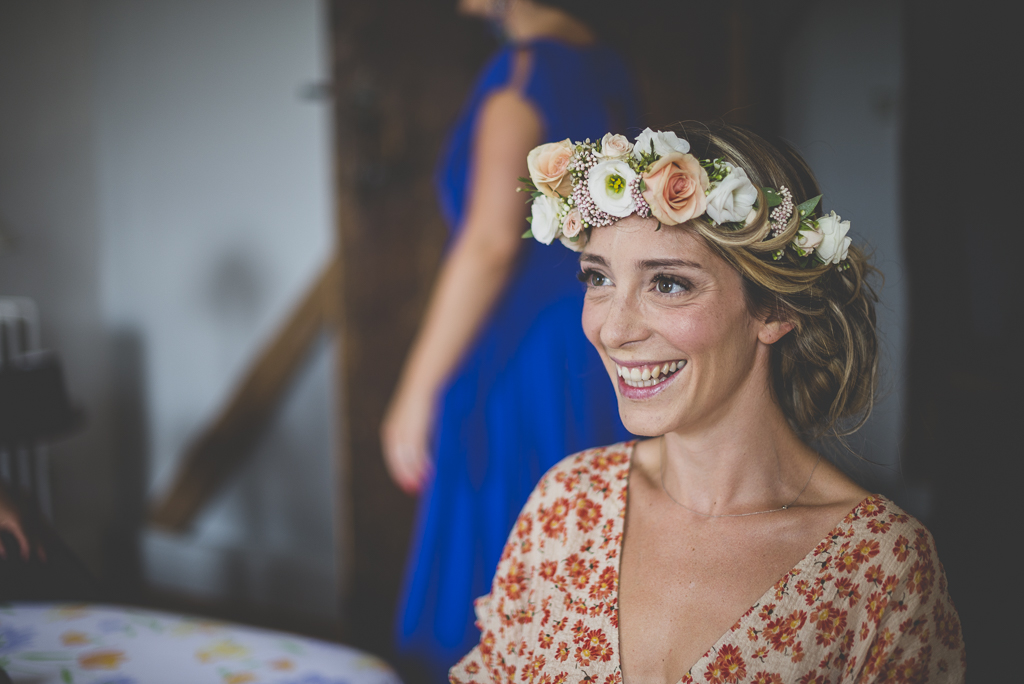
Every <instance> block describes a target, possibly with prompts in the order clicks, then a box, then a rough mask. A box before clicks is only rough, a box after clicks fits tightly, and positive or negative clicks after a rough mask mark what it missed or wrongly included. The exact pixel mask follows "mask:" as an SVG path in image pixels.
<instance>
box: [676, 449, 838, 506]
mask: <svg viewBox="0 0 1024 684" xmlns="http://www.w3.org/2000/svg"><path fill="white" fill-rule="evenodd" d="M667 456H668V454H667V452H666V450H665V436H664V435H662V437H661V489H662V491H663V492H665V495H666V496H667V497H668V498H670V499H672V502H673V503H675V504H676V505H677V506H682V507H683V508H685V509H686V510H688V511H690V512H691V513H696V514H697V515H702V516H704V517H705V518H745V517H747V516H748V515H761V514H762V513H778V512H779V511H787V510H789V509H790V508H792V507H793V504H795V503H796V502H797V500H798V499H799V498H800V497H801V496H803V494H804V492H805V491H807V486H808V485H809V484H811V478H812V477H814V471H815V470H817V469H818V464H819V463H821V454H818V460H817V461H815V462H814V467H813V468H811V474H810V475H808V476H807V482H804V486H803V487H802V488H801V489H800V491H799V492H798V493H797V495H796V498H794V499H793V500H792V501H790V502H789V503H788V504H786V505H785V506H782V507H780V508H769V509H768V510H765V511H754V512H753V513H720V514H717V515H715V514H713V513H703V512H701V511H698V510H695V509H693V508H690V507H689V506H687V505H686V504H684V503H681V502H680V501H679V500H678V499H676V497H674V496H672V494H671V492H669V491H668V487H666V486H665V461H667V460H668V458H667Z"/></svg>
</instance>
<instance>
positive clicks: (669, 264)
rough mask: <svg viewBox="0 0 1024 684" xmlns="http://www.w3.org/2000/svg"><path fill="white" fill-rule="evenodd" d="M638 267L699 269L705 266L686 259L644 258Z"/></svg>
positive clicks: (649, 268) (643, 268) (642, 268)
mask: <svg viewBox="0 0 1024 684" xmlns="http://www.w3.org/2000/svg"><path fill="white" fill-rule="evenodd" d="M637 267H638V268H639V269H640V270H643V271H657V270H658V269H662V268H695V269H698V270H703V268H704V267H703V266H701V265H700V264H698V263H697V262H696V261H687V260H686V259H644V260H643V261H641V262H639V263H638V264H637Z"/></svg>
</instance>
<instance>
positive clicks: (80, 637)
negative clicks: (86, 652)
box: [60, 630, 92, 646]
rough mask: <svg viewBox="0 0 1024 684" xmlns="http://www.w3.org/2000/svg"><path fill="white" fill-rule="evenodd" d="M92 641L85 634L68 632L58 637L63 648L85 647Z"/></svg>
mask: <svg viewBox="0 0 1024 684" xmlns="http://www.w3.org/2000/svg"><path fill="white" fill-rule="evenodd" d="M91 641H92V640H91V639H90V638H89V635H88V634H86V633H85V632H77V631H74V630H72V631H69V632H64V633H63V634H61V635H60V643H62V644H64V645H65V646H85V645H86V644H88V643H90V642H91Z"/></svg>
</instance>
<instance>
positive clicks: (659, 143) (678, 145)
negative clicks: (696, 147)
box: [633, 128, 690, 159]
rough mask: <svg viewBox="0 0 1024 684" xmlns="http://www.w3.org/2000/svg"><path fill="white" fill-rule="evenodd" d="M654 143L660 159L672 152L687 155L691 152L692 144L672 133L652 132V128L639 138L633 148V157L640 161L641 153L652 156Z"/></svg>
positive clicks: (646, 129) (647, 129) (645, 130)
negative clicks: (652, 144)
mask: <svg viewBox="0 0 1024 684" xmlns="http://www.w3.org/2000/svg"><path fill="white" fill-rule="evenodd" d="M652 141H653V142H654V151H655V153H657V155H658V156H660V157H664V156H666V155H669V154H671V153H672V152H678V153H679V154H687V153H689V151H690V143H688V142H686V141H685V140H683V139H682V138H680V137H679V136H678V135H676V134H675V133H673V132H672V131H652V130H651V129H650V128H645V129H644V131H643V133H641V134H640V135H639V136H637V139H636V144H635V145H634V146H633V156H634V157H636V158H637V159H639V158H640V153H641V152H643V153H644V154H650V152H651V142H652Z"/></svg>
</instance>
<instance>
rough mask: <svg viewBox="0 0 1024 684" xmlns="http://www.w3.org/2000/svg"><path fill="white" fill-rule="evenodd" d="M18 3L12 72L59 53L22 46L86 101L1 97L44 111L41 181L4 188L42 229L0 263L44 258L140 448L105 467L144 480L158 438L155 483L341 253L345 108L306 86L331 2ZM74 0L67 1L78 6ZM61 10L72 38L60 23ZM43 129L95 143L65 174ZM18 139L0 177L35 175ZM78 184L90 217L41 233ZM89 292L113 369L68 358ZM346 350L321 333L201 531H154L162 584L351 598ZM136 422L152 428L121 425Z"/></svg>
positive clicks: (91, 315) (64, 314)
mask: <svg viewBox="0 0 1024 684" xmlns="http://www.w3.org/2000/svg"><path fill="white" fill-rule="evenodd" d="M23 5H28V3H17V2H4V9H5V10H7V9H8V6H10V7H11V8H14V7H18V8H19V12H21V13H23V14H31V15H32V20H31V25H28V24H27V23H26V22H25V21H24V20H22V19H20V18H18V17H15V22H14V23H13V24H12V25H9V28H8V29H5V30H9V31H10V32H11V33H12V34H19V35H23V36H24V40H23V44H20V45H14V46H13V47H12V46H7V48H6V49H7V50H8V51H9V52H12V53H13V54H11V55H10V56H11V61H10V62H9V63H8V64H7V65H6V66H5V67H4V69H5V71H4V72H3V74H4V79H5V80H4V81H3V85H4V86H5V88H4V91H5V92H7V88H6V85H7V83H8V82H9V81H13V82H17V81H18V80H19V79H28V78H30V77H31V79H32V80H33V81H38V82H43V83H46V82H47V81H46V80H45V79H46V76H47V74H44V73H32V74H29V75H26V73H25V71H24V68H23V67H21V66H19V65H20V64H23V63H24V62H25V57H26V54H29V55H31V56H33V59H35V60H36V61H37V62H39V63H40V64H41V66H38V67H35V70H36V72H42V70H43V66H44V65H48V66H49V67H50V68H51V69H52V70H53V71H55V72H58V85H56V86H52V87H53V88H54V89H55V90H56V91H57V92H58V94H59V95H60V97H61V98H63V100H72V99H73V104H74V105H75V107H69V106H68V104H67V103H66V102H58V101H55V98H49V99H45V98H36V99H34V100H32V101H25V100H20V99H18V100H15V101H14V102H13V103H12V102H11V100H9V99H8V98H6V97H5V98H4V101H5V102H6V103H7V106H9V107H10V109H11V110H12V111H11V112H8V111H7V110H6V109H5V110H2V111H3V113H4V116H3V119H2V120H0V124H2V128H3V129H5V130H9V129H10V128H12V127H18V126H19V125H22V124H23V122H24V121H29V122H33V125H35V127H36V128H37V129H38V130H39V135H38V138H39V140H37V141H25V142H23V151H22V153H21V157H22V158H23V159H24V160H27V162H28V163H29V165H30V166H31V165H34V167H33V168H38V171H37V173H36V174H35V175H34V176H32V177H31V178H28V179H26V180H25V181H24V182H25V184H26V185H27V186H29V192H31V193H34V194H33V195H32V197H31V199H33V200H34V201H32V202H29V201H27V199H28V198H26V197H25V195H24V193H18V192H17V191H16V190H15V191H10V192H7V193H5V194H4V195H0V198H3V200H4V201H3V203H2V204H0V217H2V218H3V220H4V222H5V223H6V224H7V225H8V226H9V228H11V230H12V231H13V232H14V233H16V234H17V235H18V236H23V238H24V239H23V242H24V243H25V244H24V246H22V247H19V248H18V249H17V251H15V252H13V253H11V254H10V255H8V256H6V257H3V258H4V261H3V262H0V265H2V266H0V267H6V266H7V264H8V263H10V264H13V265H16V266H17V267H18V268H21V269H22V270H21V272H20V273H18V272H16V269H12V270H11V271H10V272H9V273H6V272H5V273H4V275H3V276H0V277H2V278H3V280H0V288H2V290H3V292H4V293H6V292H8V291H10V292H12V293H13V291H14V290H15V289H17V288H18V287H20V286H23V285H24V286H26V287H27V284H28V283H29V282H31V281H32V276H30V275H26V274H28V273H39V272H40V270H43V271H45V272H47V273H48V276H47V277H46V278H43V279H42V280H43V281H45V284H43V283H40V284H38V286H35V290H36V294H35V296H36V297H37V299H40V305H41V309H42V314H43V317H44V319H46V320H48V321H51V327H52V328H54V329H57V328H60V329H61V330H62V333H61V334H60V335H50V336H49V337H48V338H47V340H46V341H47V342H48V343H49V344H50V346H55V347H57V348H58V349H59V350H60V351H61V352H62V353H63V354H64V355H65V357H66V358H67V365H68V372H69V375H70V377H71V381H72V385H73V388H74V389H75V391H76V392H77V393H78V394H79V395H80V396H82V397H83V398H84V399H86V401H87V402H88V403H89V405H90V409H91V410H94V411H95V412H96V413H97V414H98V415H99V414H103V413H104V411H105V412H106V413H107V414H113V415H110V419H109V423H110V428H109V430H110V433H111V434H110V435H108V437H107V439H108V441H109V442H110V444H112V445H113V446H112V447H111V448H112V449H113V450H114V451H115V452H117V450H118V449H120V450H121V452H124V451H125V450H126V449H127V450H128V451H129V452H134V453H127V454H124V453H121V455H120V456H118V457H117V458H114V459H113V464H112V465H108V469H110V470H113V471H114V472H112V473H109V475H110V477H96V478H94V479H96V480H97V481H111V480H112V481H114V482H115V483H118V482H119V483H120V484H118V485H115V486H124V487H130V486H132V483H131V481H129V480H125V479H124V478H121V480H118V475H119V473H120V471H121V469H122V466H125V464H126V461H125V458H126V459H128V461H130V460H131V459H132V458H134V459H135V461H136V463H128V464H127V467H129V468H133V467H137V466H138V463H137V462H138V461H139V459H142V465H141V467H137V470H138V473H139V478H138V480H141V481H137V482H136V483H135V486H136V487H144V488H145V489H146V491H147V492H148V494H149V495H152V494H154V493H156V492H159V491H162V490H163V489H164V488H165V487H166V486H167V485H168V483H169V479H170V477H171V476H172V475H173V473H174V470H175V468H176V465H177V462H178V459H179V457H180V456H181V454H182V451H183V449H184V447H185V445H186V444H187V442H188V441H189V440H190V439H192V438H193V437H194V436H195V435H196V433H197V431H198V430H200V429H201V428H202V426H203V425H204V424H205V423H206V422H207V421H209V420H210V419H211V418H212V417H213V415H214V412H215V411H216V410H217V409H218V408H219V407H220V406H221V405H222V404H223V402H224V401H225V399H226V398H227V397H228V396H230V392H231V390H232V388H233V386H234V384H235V383H236V382H237V381H238V380H239V379H240V377H241V375H242V373H244V371H245V369H246V367H247V365H248V363H249V362H250V360H251V359H252V357H253V355H254V354H255V352H256V351H257V350H258V349H259V347H260V346H261V345H262V344H263V343H264V342H265V341H266V338H267V337H268V336H269V335H270V334H271V333H272V332H273V331H274V330H275V329H276V327H277V325H278V324H279V323H280V322H281V321H282V320H283V318H284V317H285V316H286V314H287V313H288V311H289V309H290V308H291V306H292V305H293V304H294V303H295V302H296V301H297V300H298V298H299V297H300V296H301V294H302V292H303V291H304V290H305V289H306V287H308V285H309V284H310V282H311V281H312V279H313V278H314V277H315V275H316V274H317V272H318V271H319V269H320V267H321V266H322V264H323V263H324V262H325V261H326V260H327V259H328V256H329V253H330V250H331V247H332V238H331V236H332V207H331V199H330V198H331V195H332V189H331V186H330V182H331V172H330V150H331V145H330V135H329V131H330V126H331V123H330V120H329V117H330V111H329V108H328V107H327V105H326V103H325V102H323V101H317V100H311V99H309V98H308V97H306V96H305V95H304V93H305V92H306V90H307V89H308V87H309V86H310V85H312V84H317V83H321V82H323V81H325V80H326V79H327V73H328V50H327V45H326V39H327V35H326V24H325V19H326V15H325V9H324V7H323V5H322V2H321V1H320V0H294V1H290V2H279V1H277V0H258V1H257V0H210V1H204V2H180V1H176V0H95V1H94V2H90V3H81V2H71V1H70V0H67V1H63V2H57V1H56V0H47V1H46V2H43V3H31V5H32V6H33V7H34V9H31V10H26V9H23V8H22V6H23ZM54 10H57V12H56V13H55V12H54ZM60 12H63V13H65V14H67V15H69V18H68V20H67V21H66V22H65V23H64V24H60V23H59V21H58V20H57V19H56V18H55V17H58V16H59V15H60ZM5 23H7V22H6V21H5ZM62 27H63V29H64V30H66V32H67V33H68V34H70V35H71V37H72V38H74V40H72V41H71V46H72V47H76V49H75V50H73V49H72V47H67V46H65V45H64V43H65V42H66V38H67V37H66V36H62V35H60V34H58V33H56V32H55V29H56V28H62ZM55 48H56V54H53V51H54V49H55ZM36 52H38V53H39V56H36V55H35V53H36ZM4 61H5V62H8V60H6V59H5V60H4ZM68 74H70V75H68ZM50 82H52V79H51V81H50ZM23 89H24V90H26V91H30V90H31V88H30V87H29V86H27V85H26V86H24V87H23ZM40 119H41V120H40ZM48 136H63V137H66V138H68V139H69V140H70V141H72V142H71V143H69V144H71V145H72V146H73V147H74V149H75V150H76V151H78V155H77V156H76V157H74V158H73V160H72V161H75V162H76V163H77V166H73V167H72V169H73V170H75V171H76V175H75V176H74V178H73V179H72V180H71V181H69V182H68V186H69V188H70V189H64V188H63V187H60V186H57V185H55V179H54V178H53V169H59V173H63V174H67V173H69V171H68V170H67V169H65V168H64V164H63V163H62V162H63V155H61V156H60V159H59V160H57V159H46V158H44V157H43V156H42V153H43V152H44V151H45V148H44V147H42V145H43V143H45V141H46V139H47V137H48ZM5 147H6V146H5ZM57 154H58V153H56V152H55V153H53V154H52V155H51V156H56V155H57ZM7 160H8V157H7V155H6V154H4V155H3V158H2V159H0V168H2V171H0V173H3V175H0V179H3V180H6V179H7V178H8V177H11V178H15V179H18V178H19V170H18V168H17V167H16V166H15V164H14V160H11V161H10V162H9V161H7ZM4 185H5V186H6V185H7V183H4ZM0 192H2V191H0ZM65 197H67V198H70V199H69V200H67V204H66V205H64V204H62V205H60V206H66V207H67V209H66V211H67V212H68V213H69V214H71V215H73V216H75V217H76V218H77V217H83V215H84V218H77V220H76V219H74V218H72V217H71V216H66V217H61V220H60V221H58V222H55V223H54V224H53V228H52V233H53V235H52V237H50V238H48V239H47V244H45V245H41V246H40V247H39V249H38V250H36V251H31V252H30V249H29V247H30V245H32V244H34V240H35V236H36V235H40V239H41V234H39V233H38V228H37V227H36V225H33V223H32V222H31V221H29V220H27V219H23V218H22V216H21V215H20V214H24V213H25V212H31V211H36V212H37V213H38V212H39V211H40V210H39V209H32V207H35V206H37V205H43V206H45V205H47V204H49V205H53V204H54V202H55V201H57V200H58V199H60V200H61V201H63V198H65ZM84 210H87V211H84ZM52 211H55V209H51V212H52ZM19 212H20V214H19ZM83 221H84V222H85V228H83V226H82V223H83ZM35 223H36V224H38V223H39V221H36V222H35ZM86 229H88V230H86ZM75 241H78V242H80V243H82V244H77V243H76V242H75ZM64 243H70V244H68V245H66V246H65V244H64ZM62 248H63V251H60V252H59V251H57V250H60V249H62ZM64 252H67V254H66V255H65V256H64V257H61V256H60V254H64ZM59 259H62V260H59ZM5 271H6V269H5ZM80 271H82V272H83V273H81V274H80V273H79V272H80ZM37 279H38V278H37ZM47 288H49V289H47ZM29 289H32V288H29ZM51 290H52V292H51ZM65 290H66V292H65ZM20 293H21V294H32V292H28V291H25V290H24V288H23V291H22V292H20ZM76 298H77V299H83V298H84V299H88V302H87V304H88V306H83V305H81V304H76V302H77V300H76ZM72 310H74V311H80V312H81V315H82V316H84V317H86V318H87V319H88V321H90V324H91V325H92V327H93V328H95V329H96V333H95V335H94V337H96V338H97V339H98V340H102V341H103V342H104V343H105V344H106V345H107V348H108V349H109V352H108V354H109V356H111V357H112V362H111V363H110V367H109V368H108V369H107V370H106V371H105V370H104V369H103V366H102V364H96V363H90V362H89V361H86V360H84V359H83V360H78V359H77V357H76V358H73V357H74V354H75V350H76V349H77V348H78V347H79V346H80V345H81V339H83V334H82V333H81V332H80V331H78V330H77V329H74V328H73V327H72V321H73V320H74V314H73V313H72ZM97 344H99V342H97ZM104 356H105V354H104V353H96V354H94V355H93V358H95V359H102V358H104ZM330 357H331V355H330V345H328V344H326V343H325V342H324V341H321V343H320V344H319V345H318V347H317V350H316V353H315V354H314V357H313V359H312V360H311V362H310V364H309V365H308V366H307V367H306V368H305V369H304V370H303V372H302V373H301V374H300V376H301V377H300V378H299V379H298V382H297V383H296V386H295V387H294V388H293V391H292V392H291V393H290V395H289V397H288V400H287V402H286V405H285V406H284V408H283V410H282V411H281V413H280V415H279V416H278V417H277V418H276V420H275V421H274V424H273V425H272V426H271V427H270V429H269V431H268V434H267V435H266V438H265V439H264V440H263V441H262V443H261V445H260V447H259V448H258V450H257V453H256V455H255V458H253V459H252V460H251V462H250V463H249V464H248V465H247V466H246V467H245V470H244V472H242V473H241V474H240V475H239V476H238V477H236V478H235V479H234V480H233V481H232V483H231V484H230V485H229V486H228V487H227V488H226V490H225V491H224V492H223V493H222V495H221V496H219V497H218V498H217V500H215V501H214V502H213V503H212V504H211V506H210V507H209V508H208V509H207V510H206V511H204V513H203V514H202V516H201V517H200V519H199V520H198V521H197V525H196V529H195V531H194V533H192V534H190V535H187V536H184V537H175V536H171V535H166V534H161V533H156V532H147V533H146V534H145V535H144V538H143V540H142V546H141V549H142V561H143V568H144V572H145V574H146V577H147V579H148V581H149V582H150V583H151V584H153V585H156V586H158V587H160V588H163V589H167V590H172V591H183V590H187V591H191V592H194V593H197V594H200V595H204V596H206V597H209V598H225V597H230V598H234V599H249V600H252V601H255V602H257V603H262V604H267V605H275V606H277V607H281V608H286V609H292V610H295V611H299V612H305V613H308V614H315V615H318V616H321V617H333V616H335V615H336V614H337V606H338V596H337V559H336V557H335V556H336V544H335V536H336V535H335V531H334V526H333V523H334V519H335V510H334V504H333V501H334V493H335V491H336V487H337V480H336V477H335V474H334V471H333V467H332V464H331V458H332V456H331V453H332V435H331V424H332V420H333V418H334V415H335V414H334V412H333V409H332V406H331V390H330V387H331V384H332V383H331V377H332V368H331V367H332V361H331V358H330ZM89 373H93V374H96V375H98V376H99V378H98V379H97V381H96V382H95V383H94V384H95V385H96V387H93V385H87V384H84V383H83V382H82V381H81V378H82V377H83V376H85V375H88V374H89ZM105 373H106V374H107V375H109V376H111V377H110V378H108V379H107V381H106V385H107V387H106V388H102V387H101V386H102V385H103V384H104V380H103V376H104V374H105ZM97 388H100V389H97ZM93 407H100V408H98V409H93ZM105 407H115V408H116V410H113V409H107V408H105ZM132 412H134V414H135V416H134V419H133V421H134V424H128V423H131V422H132V420H129V421H126V419H125V414H126V413H132ZM125 432H134V434H135V435H136V438H135V439H134V440H132V439H127V440H126V439H123V434H122V433H125ZM70 446H72V445H71V444H69V447H70ZM81 448H82V447H79V449H81ZM96 450H97V451H98V450H100V448H99V447H97V449H96ZM121 456H123V457H125V458H121ZM94 460H97V461H103V460H104V459H103V458H102V457H100V456H95V457H94ZM106 460H107V461H108V462H109V461H111V458H107V459H106ZM62 467H63V466H62ZM58 479H63V476H62V477H61V478H58ZM80 489H82V488H81V487H75V486H73V485H72V486H68V487H65V488H62V489H61V490H60V491H58V492H55V497H57V498H59V499H60V498H63V499H64V503H61V504H60V505H61V506H63V509H62V510H65V513H64V514H63V515H61V516H60V518H61V521H63V522H61V524H62V526H63V527H67V526H68V524H69V522H68V521H70V520H72V519H74V518H75V517H76V513H77V512H78V509H79V508H83V506H79V507H78V508H76V504H74V503H73V500H74V499H75V497H76V496H81V495H82V493H81V492H80V491H78V490H80ZM69 499H70V500H69ZM93 507H94V508H97V511H96V512H95V514H94V515H92V516H91V517H89V518H88V519H84V520H83V522H82V525H84V526H87V527H89V528H91V529H92V528H97V527H99V528H102V527H103V526H104V524H105V525H107V526H108V527H115V528H116V527H117V526H118V525H119V524H120V523H123V521H119V520H117V519H116V516H115V511H99V510H98V509H99V508H102V507H101V506H100V507H97V506H93ZM111 507H112V506H108V508H111ZM113 508H115V509H116V506H113ZM129 508H130V507H129ZM105 515H106V516H107V518H108V519H107V520H103V518H104V516H105ZM111 516H115V519H110V517H111ZM97 534H98V535H99V536H100V537H103V533H102V532H100V533H97ZM85 536H88V535H85ZM93 542H95V540H84V541H83V542H82V543H81V544H79V546H81V547H82V548H85V549H87V550H89V549H91V548H92V547H93V546H95V544H94V543H93Z"/></svg>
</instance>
